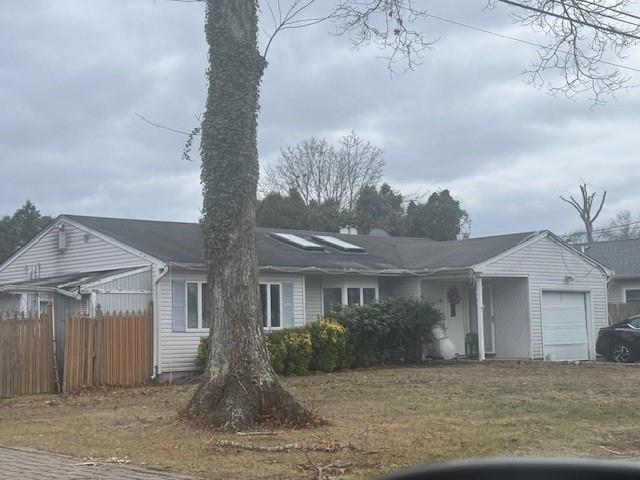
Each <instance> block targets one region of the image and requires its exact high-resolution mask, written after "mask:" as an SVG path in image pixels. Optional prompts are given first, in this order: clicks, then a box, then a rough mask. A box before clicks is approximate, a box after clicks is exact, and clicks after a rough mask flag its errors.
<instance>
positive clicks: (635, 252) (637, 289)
mask: <svg viewBox="0 0 640 480" xmlns="http://www.w3.org/2000/svg"><path fill="white" fill-rule="evenodd" d="M578 248H579V249H580V250H581V251H582V252H584V253H586V254H587V255H589V256H590V257H591V258H593V259H595V260H597V261H598V262H600V263H602V264H603V265H606V266H607V267H609V268H610V269H611V270H613V278H612V279H611V282H610V284H609V302H610V303H636V302H640V239H632V240H612V241H607V242H595V243H592V244H589V245H587V244H584V245H579V246H578Z"/></svg>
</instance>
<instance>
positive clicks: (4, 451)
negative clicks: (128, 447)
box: [0, 445, 195, 480]
mask: <svg viewBox="0 0 640 480" xmlns="http://www.w3.org/2000/svg"><path fill="white" fill-rule="evenodd" d="M84 463H85V462H83V461H82V460H78V459H76V458H72V457H68V456H66V455H58V454H55V453H47V452H41V451H39V450H33V449H30V448H18V447H4V446H1V445H0V479H2V480H9V479H11V480H15V479H22V480H41V479H42V480H89V479H99V480H124V479H128V480H195V477H189V476H186V475H179V474H177V473H169V472H159V471H153V470H145V469H143V468H139V467H133V466H129V465H118V464H111V463H98V464H97V465H93V464H91V465H86V464H85V465H83V464H84ZM87 463H88V462H87Z"/></svg>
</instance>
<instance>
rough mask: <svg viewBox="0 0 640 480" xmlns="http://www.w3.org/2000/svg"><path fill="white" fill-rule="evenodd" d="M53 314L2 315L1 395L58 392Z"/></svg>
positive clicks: (0, 324)
mask: <svg viewBox="0 0 640 480" xmlns="http://www.w3.org/2000/svg"><path fill="white" fill-rule="evenodd" d="M53 368H54V364H53V326H52V324H51V315H50V314H46V315H41V316H40V317H37V316H36V317H31V318H30V317H23V316H13V317H9V318H0V398H1V397H12V396H15V395H33V394H37V393H53V392H55V384H54V370H53Z"/></svg>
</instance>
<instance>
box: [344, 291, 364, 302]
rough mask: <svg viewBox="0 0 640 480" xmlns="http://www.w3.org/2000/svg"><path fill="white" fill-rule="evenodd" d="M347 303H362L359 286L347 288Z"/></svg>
mask: <svg viewBox="0 0 640 480" xmlns="http://www.w3.org/2000/svg"><path fill="white" fill-rule="evenodd" d="M347 305H349V306H351V305H362V302H361V301H360V289H359V288H347Z"/></svg>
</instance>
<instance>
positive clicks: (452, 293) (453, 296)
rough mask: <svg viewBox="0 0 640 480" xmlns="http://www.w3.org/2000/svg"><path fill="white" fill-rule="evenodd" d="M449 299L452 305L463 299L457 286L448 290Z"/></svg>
mask: <svg viewBox="0 0 640 480" xmlns="http://www.w3.org/2000/svg"><path fill="white" fill-rule="evenodd" d="M447 300H449V303H450V304H451V305H458V304H459V303H460V302H461V301H462V298H461V297H460V291H459V290H458V288H457V287H451V288H449V291H448V292H447Z"/></svg>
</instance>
